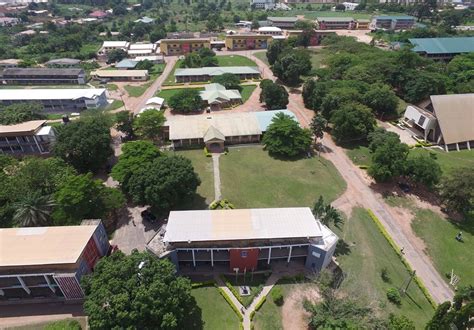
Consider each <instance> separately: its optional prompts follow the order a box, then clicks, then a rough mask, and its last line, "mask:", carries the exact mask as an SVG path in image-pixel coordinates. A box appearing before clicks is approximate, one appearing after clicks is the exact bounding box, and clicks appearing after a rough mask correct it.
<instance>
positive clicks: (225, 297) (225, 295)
mask: <svg viewBox="0 0 474 330" xmlns="http://www.w3.org/2000/svg"><path fill="white" fill-rule="evenodd" d="M217 289H218V290H219V293H220V294H221V295H222V297H224V299H225V301H227V303H228V304H229V306H230V307H231V308H232V309H233V310H234V312H235V314H237V316H238V317H239V320H240V322H242V321H243V320H244V317H243V316H242V314H240V311H239V309H238V308H237V306H235V305H234V303H233V302H232V300H231V299H230V298H229V296H228V295H227V294H226V293H225V291H224V290H222V289H221V288H219V287H217Z"/></svg>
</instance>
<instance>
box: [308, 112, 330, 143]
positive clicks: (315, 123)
mask: <svg viewBox="0 0 474 330" xmlns="http://www.w3.org/2000/svg"><path fill="white" fill-rule="evenodd" d="M327 125H328V121H327V120H326V118H324V117H323V116H322V115H321V114H320V113H318V114H316V115H315V116H314V117H313V119H312V120H311V123H310V124H309V127H310V128H311V132H312V133H313V136H314V138H315V141H317V140H318V139H322V138H323V136H324V130H325V129H326V127H327Z"/></svg>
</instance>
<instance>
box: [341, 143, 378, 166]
mask: <svg viewBox="0 0 474 330" xmlns="http://www.w3.org/2000/svg"><path fill="white" fill-rule="evenodd" d="M346 154H347V156H348V157H349V158H350V159H351V160H352V162H353V163H354V164H355V165H357V166H370V164H372V159H371V157H372V155H371V153H370V150H369V148H367V147H365V146H354V147H352V148H350V149H346Z"/></svg>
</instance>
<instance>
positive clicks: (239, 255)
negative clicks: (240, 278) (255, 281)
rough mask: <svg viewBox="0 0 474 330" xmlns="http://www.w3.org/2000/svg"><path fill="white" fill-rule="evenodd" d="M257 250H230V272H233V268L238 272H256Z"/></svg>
mask: <svg viewBox="0 0 474 330" xmlns="http://www.w3.org/2000/svg"><path fill="white" fill-rule="evenodd" d="M258 253H259V249H232V250H230V270H231V271H232V272H234V271H235V270H234V269H235V268H238V269H239V272H244V270H245V269H246V270H247V271H251V270H256V269H257V263H258Z"/></svg>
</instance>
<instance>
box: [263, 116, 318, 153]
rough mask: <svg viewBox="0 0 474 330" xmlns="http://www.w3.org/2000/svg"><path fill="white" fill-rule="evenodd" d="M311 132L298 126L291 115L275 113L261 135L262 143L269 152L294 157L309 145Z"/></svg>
mask: <svg viewBox="0 0 474 330" xmlns="http://www.w3.org/2000/svg"><path fill="white" fill-rule="evenodd" d="M311 141H312V139H311V132H310V131H309V130H307V129H303V128H301V127H300V125H299V123H298V122H297V121H295V120H294V119H293V118H292V117H290V116H288V115H285V114H283V113H278V114H276V116H275V117H273V119H272V122H271V124H270V125H269V126H268V129H267V131H266V132H265V134H264V136H263V144H264V145H265V148H266V149H267V150H268V151H269V153H270V154H274V155H278V156H282V157H295V156H298V155H300V154H301V153H303V152H305V151H307V150H308V149H309V147H310V145H311Z"/></svg>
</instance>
